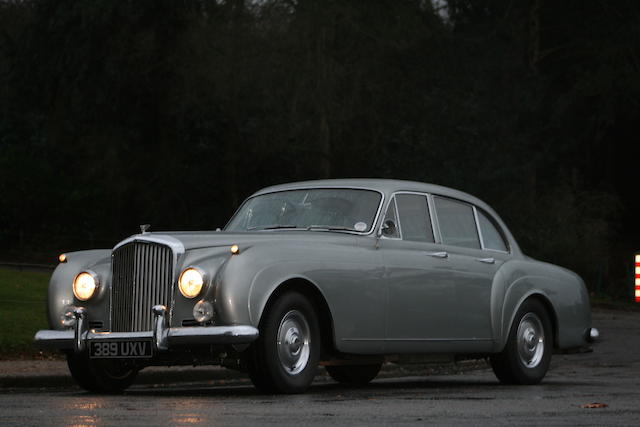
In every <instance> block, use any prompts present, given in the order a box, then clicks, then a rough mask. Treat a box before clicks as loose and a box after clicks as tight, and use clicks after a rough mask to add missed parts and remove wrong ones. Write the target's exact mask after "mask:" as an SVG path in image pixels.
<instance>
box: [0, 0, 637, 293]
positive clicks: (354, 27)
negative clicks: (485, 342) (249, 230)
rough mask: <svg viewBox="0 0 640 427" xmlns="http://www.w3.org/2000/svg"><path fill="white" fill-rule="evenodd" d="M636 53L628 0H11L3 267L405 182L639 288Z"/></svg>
mask: <svg viewBox="0 0 640 427" xmlns="http://www.w3.org/2000/svg"><path fill="white" fill-rule="evenodd" d="M434 4H435V5H436V6H434ZM639 45H640V2H637V1H634V0H613V1H604V0H566V1H563V2H550V1H544V0H448V1H437V2H433V3H432V2H430V1H428V0H350V1H343V0H253V1H249V0H217V1H213V0H210V1H209V0H181V1H172V0H138V1H133V0H126V1H125V0H114V1H104V2H96V1H93V0H2V1H0V196H1V197H0V259H4V260H13V261H16V260H17V261H23V262H24V261H30V262H50V260H53V259H54V257H55V254H57V253H58V252H59V251H70V250H75V249H83V248H89V247H97V246H100V247H111V246H113V244H115V242H117V241H118V240H120V239H122V238H123V237H125V236H127V235H130V234H133V233H135V232H137V230H138V224H141V223H151V224H153V229H154V230H161V229H212V228H215V227H218V226H223V225H224V224H225V222H226V219H227V218H228V217H229V216H230V214H231V213H232V212H233V210H234V209H235V207H236V206H237V205H238V203H239V202H240V201H241V200H242V199H243V198H244V197H246V196H247V195H249V194H251V193H252V192H253V191H255V190H257V189H258V188H261V187H264V186H266V185H270V184H275V183H281V182H286V181H294V180H303V179H315V178H325V177H383V178H401V179H411V180H417V181H425V182H434V183H438V184H442V185H446V186H451V187H455V188H458V189H461V190H464V191H467V192H470V193H472V194H474V195H477V196H479V197H480V198H482V199H484V200H485V201H487V202H488V203H489V204H491V205H492V206H494V207H495V208H496V210H497V211H498V212H500V213H501V215H502V216H503V218H504V219H505V220H506V221H507V223H508V224H509V225H510V227H511V228H512V231H513V232H514V234H515V235H516V237H517V238H518V240H519V242H520V244H521V246H522V247H523V249H524V250H525V251H526V253H527V254H529V255H531V256H533V257H536V258H540V259H543V260H547V261H551V262H554V263H558V264H561V265H564V266H567V267H569V268H572V269H575V270H576V271H578V272H579V273H580V274H581V275H582V276H583V277H584V278H585V279H586V281H587V284H588V286H589V287H590V289H591V290H592V291H595V292H606V293H608V294H610V295H618V296H627V295H628V294H629V292H630V290H631V282H630V270H629V268H628V266H629V265H630V261H631V255H632V254H633V251H634V250H636V249H640V244H639V243H638V240H639V237H640V232H639V231H638V227H637V226H636V225H635V223H636V217H637V214H638V211H639V209H638V208H639V204H638V202H637V201H636V200H637V198H636V197H635V194H634V191H635V182H634V181H635V180H636V179H637V178H636V176H635V175H636V171H637V169H638V168H637V166H636V159H637V158H638V157H637V154H638V151H639V150H638V148H637V145H638V136H637V135H638V132H637V128H638V125H637V123H638V121H639V120H638V119H639V118H640V117H639V112H640V78H639V77H640V72H639V71H640V49H639V47H640V46H639Z"/></svg>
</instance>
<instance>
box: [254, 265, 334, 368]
mask: <svg viewBox="0 0 640 427" xmlns="http://www.w3.org/2000/svg"><path fill="white" fill-rule="evenodd" d="M286 292H298V293H300V294H302V295H304V296H305V297H307V298H308V299H309V300H310V301H311V305H312V306H313V307H314V309H315V311H316V314H317V316H318V323H319V326H320V339H321V344H322V349H321V358H324V357H325V356H326V355H329V354H331V353H333V352H334V351H335V349H336V346H335V340H334V337H335V334H334V326H333V316H332V314H331V309H330V308H329V305H328V304H327V300H326V299H325V297H324V295H323V294H322V292H321V291H320V290H319V289H318V287H317V286H316V285H315V284H314V283H313V282H311V281H310V280H308V279H305V278H302V277H294V278H289V279H286V280H284V281H283V282H282V283H280V284H279V285H277V286H276V287H275V289H273V291H272V292H271V294H270V295H269V297H268V298H267V301H266V302H265V304H264V307H263V308H262V310H261V311H260V315H259V321H258V325H259V326H258V327H259V328H260V326H262V322H263V320H264V317H265V316H264V314H265V313H266V312H267V311H268V310H269V309H270V307H271V306H272V305H273V303H274V302H275V301H276V300H277V299H278V297H280V296H281V295H283V294H285V293H286Z"/></svg>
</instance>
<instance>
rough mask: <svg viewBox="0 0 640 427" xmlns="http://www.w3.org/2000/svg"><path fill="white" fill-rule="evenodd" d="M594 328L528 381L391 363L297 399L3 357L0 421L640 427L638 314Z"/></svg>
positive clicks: (191, 377) (236, 385) (244, 384)
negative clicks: (105, 387) (361, 378)
mask: <svg viewBox="0 0 640 427" xmlns="http://www.w3.org/2000/svg"><path fill="white" fill-rule="evenodd" d="M594 326H596V327H598V328H599V329H600V331H601V333H602V340H601V341H600V342H599V343H598V344H597V345H596V346H594V349H595V351H594V352H591V353H586V354H574V355H554V357H553V359H552V366H551V369H550V371H549V373H548V375H547V377H546V378H545V379H544V381H543V382H542V383H541V384H540V385H536V386H504V385H500V384H499V383H498V382H497V380H496V379H495V377H494V375H493V373H492V372H491V370H490V369H488V368H487V365H486V364H484V363H483V362H479V363H469V362H467V363H464V364H461V365H457V366H451V365H449V366H412V365H409V366H397V365H393V364H390V365H386V366H385V367H384V368H383V371H382V372H381V375H380V376H379V377H378V378H377V379H376V380H375V381H374V382H373V383H372V384H370V385H369V386H367V387H364V388H354V387H348V386H343V385H340V384H337V383H335V382H333V381H332V380H331V379H330V378H328V377H327V376H326V375H325V374H322V375H319V376H318V378H317V380H316V381H315V382H314V384H313V386H312V387H311V389H310V390H309V391H308V392H307V393H305V394H302V395H293V396H275V395H274V396H272V395H261V394H259V393H257V392H256V391H255V389H254V388H253V387H252V386H251V384H250V382H249V381H248V379H247V378H246V376H244V375H241V374H238V373H236V372H234V371H229V370H226V369H222V368H216V367H211V368H210V367H197V368H182V367H181V368H161V367H154V368H147V369H145V370H143V371H142V372H141V373H140V376H139V378H138V381H137V382H136V384H135V385H134V386H133V387H131V388H130V389H129V390H128V391H127V392H126V393H125V394H123V395H119V396H99V395H92V394H88V393H85V392H83V391H82V390H80V389H79V388H78V387H77V386H75V385H74V384H73V382H72V380H71V378H70V376H69V374H68V372H67V371H66V364H65V362H64V361H62V360H22V361H21V360H10V361H6V360H5V361H0V387H1V388H0V425H125V426H126V425H136V426H140V425H168V424H170V425H181V424H207V425H264V424H279V425H281V424H284V425H299V424H312V425H327V424H329V425H345V424H350V425H351V424H353V425H371V424H383V425H387V424H410V425H419V424H426V423H429V424H438V425H514V424H518V425H545V426H548V425H630V426H631V425H633V426H637V425H640V313H639V312H637V311H636V312H626V311H613V310H602V309H598V310H595V311H594ZM320 372H322V370H321V371H320Z"/></svg>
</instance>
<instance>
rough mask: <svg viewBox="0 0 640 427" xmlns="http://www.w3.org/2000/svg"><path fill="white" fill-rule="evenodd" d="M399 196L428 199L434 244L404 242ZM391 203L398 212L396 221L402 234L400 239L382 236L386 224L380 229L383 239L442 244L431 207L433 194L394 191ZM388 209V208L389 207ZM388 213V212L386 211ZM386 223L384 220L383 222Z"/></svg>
mask: <svg viewBox="0 0 640 427" xmlns="http://www.w3.org/2000/svg"><path fill="white" fill-rule="evenodd" d="M398 194H413V195H416V196H423V197H425V198H426V200H427V214H428V215H429V222H431V231H432V233H433V242H427V241H424V240H404V238H403V237H402V220H401V219H400V212H399V211H398V201H397V198H396V195H398ZM391 202H393V203H394V209H395V212H396V220H397V221H398V231H399V234H400V237H386V236H384V235H383V234H382V226H383V225H384V224H382V223H381V224H380V227H379V234H380V236H381V237H384V238H385V239H393V240H404V241H405V242H419V243H429V244H440V242H439V241H438V239H439V236H440V232H439V230H437V229H436V224H435V222H436V220H435V218H434V215H433V213H434V209H433V207H432V206H431V194H430V193H423V192H420V191H408V190H398V191H394V192H393V193H391V196H390V197H389V204H391ZM387 209H388V206H387ZM385 213H386V211H385ZM383 222H384V220H383Z"/></svg>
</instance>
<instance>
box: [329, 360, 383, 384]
mask: <svg viewBox="0 0 640 427" xmlns="http://www.w3.org/2000/svg"><path fill="white" fill-rule="evenodd" d="M381 367H382V364H381V363H377V364H375V365H358V366H325V368H326V369H327V372H328V373H329V375H330V376H331V378H333V379H334V380H336V381H338V382H339V383H345V384H351V385H359V386H362V385H365V384H368V383H370V382H371V381H372V380H373V379H374V378H375V377H376V376H377V375H378V372H380V368H381Z"/></svg>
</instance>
